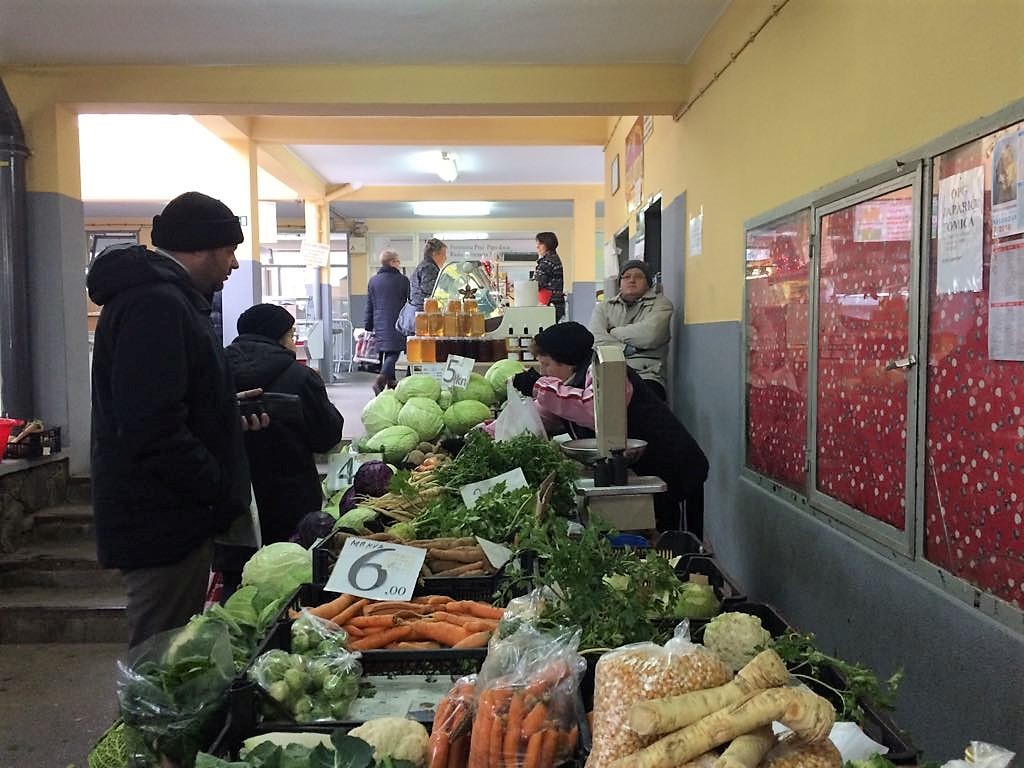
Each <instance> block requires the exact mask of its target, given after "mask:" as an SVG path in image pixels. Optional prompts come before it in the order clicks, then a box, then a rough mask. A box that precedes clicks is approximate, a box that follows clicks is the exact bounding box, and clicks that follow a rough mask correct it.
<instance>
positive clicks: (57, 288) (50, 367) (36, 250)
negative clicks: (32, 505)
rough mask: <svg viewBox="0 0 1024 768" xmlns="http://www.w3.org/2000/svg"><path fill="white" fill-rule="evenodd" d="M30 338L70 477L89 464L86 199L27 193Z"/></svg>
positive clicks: (40, 407)
mask: <svg viewBox="0 0 1024 768" xmlns="http://www.w3.org/2000/svg"><path fill="white" fill-rule="evenodd" d="M27 204H28V217H29V234H28V251H29V285H28V292H29V300H30V305H29V330H28V333H29V338H30V339H31V347H32V348H31V355H32V373H33V376H34V378H35V381H34V383H33V386H34V388H35V394H34V397H35V406H36V413H35V414H32V415H35V416H38V417H39V418H41V419H43V420H44V421H45V422H46V423H47V425H49V426H59V427H60V428H61V437H62V442H63V443H64V446H63V449H64V452H65V453H67V454H68V455H69V457H70V468H71V472H72V473H73V474H85V473H87V472H88V467H89V423H90V386H89V331H88V326H87V325H86V308H85V261H86V245H85V218H84V216H83V213H82V202H81V201H80V200H75V199H72V198H69V197H67V196H64V195H58V194H54V193H50V192H30V193H28V199H27Z"/></svg>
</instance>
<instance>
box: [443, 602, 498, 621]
mask: <svg viewBox="0 0 1024 768" xmlns="http://www.w3.org/2000/svg"><path fill="white" fill-rule="evenodd" d="M444 609H445V610H446V611H448V613H459V614H469V615H470V616H474V617H475V618H478V619H501V618H502V617H503V616H504V615H505V609H504V608H495V607H494V606H493V605H488V604H487V603H477V602H474V601H472V600H462V601H459V602H453V603H448V604H447V605H445V607H444Z"/></svg>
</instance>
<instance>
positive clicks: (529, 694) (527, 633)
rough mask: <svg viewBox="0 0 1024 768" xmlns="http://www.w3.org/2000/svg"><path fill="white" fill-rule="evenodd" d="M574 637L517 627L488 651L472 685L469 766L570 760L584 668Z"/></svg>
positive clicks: (541, 767)
mask: <svg viewBox="0 0 1024 768" xmlns="http://www.w3.org/2000/svg"><path fill="white" fill-rule="evenodd" d="M579 637H580V635H579V632H578V631H573V632H566V633H564V634H562V635H560V636H554V635H551V634H546V633H544V632H541V631H540V630H538V629H536V628H535V627H532V626H529V625H522V626H520V627H519V628H518V629H517V630H516V631H515V632H513V633H512V634H511V635H509V636H508V637H506V638H505V639H503V640H501V641H500V642H498V643H496V644H495V645H493V646H492V647H491V649H490V651H489V652H488V654H487V659H486V661H485V662H484V665H483V668H482V669H481V671H480V675H479V677H478V680H477V701H476V714H475V716H474V718H473V732H472V736H471V742H470V754H469V761H468V765H469V766H472V767H473V768H503V767H512V766H514V767H518V766H526V765H530V766H537V767H538V768H553V766H556V765H560V764H562V763H564V762H566V761H567V760H570V759H572V757H573V755H574V753H575V751H576V744H577V740H578V736H579V723H580V720H581V717H582V711H583V707H582V702H581V701H580V698H579V681H580V678H581V677H582V676H583V672H584V670H585V669H586V662H585V661H584V660H583V658H582V657H581V656H580V655H579V654H577V653H576V649H577V647H578V645H579ZM449 765H451V763H449ZM459 768H461V765H460V767H459Z"/></svg>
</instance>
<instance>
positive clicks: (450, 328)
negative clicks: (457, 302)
mask: <svg viewBox="0 0 1024 768" xmlns="http://www.w3.org/2000/svg"><path fill="white" fill-rule="evenodd" d="M443 335H444V336H458V335H460V334H459V315H458V314H457V313H456V314H453V313H451V312H449V313H447V314H445V315H444V334H443Z"/></svg>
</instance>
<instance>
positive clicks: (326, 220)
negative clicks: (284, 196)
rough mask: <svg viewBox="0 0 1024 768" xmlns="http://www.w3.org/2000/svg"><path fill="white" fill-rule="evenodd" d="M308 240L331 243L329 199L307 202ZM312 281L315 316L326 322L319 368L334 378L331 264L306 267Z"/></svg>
mask: <svg viewBox="0 0 1024 768" xmlns="http://www.w3.org/2000/svg"><path fill="white" fill-rule="evenodd" d="M306 239H307V240H309V241H311V242H315V243H324V244H326V245H327V246H328V247H329V246H330V243H331V212H330V208H329V206H328V204H327V201H326V200H316V201H309V200H307V201H306ZM307 272H308V273H309V276H310V278H311V280H310V282H311V283H312V284H313V301H314V302H315V304H316V317H318V318H319V319H320V322H321V323H322V324H323V334H324V356H323V357H322V358H321V359H320V363H319V366H318V369H319V371H320V375H321V376H322V377H323V379H324V381H327V382H330V381H331V374H332V368H333V361H334V332H333V329H334V318H333V312H332V310H333V306H332V303H331V282H330V268H329V267H309V269H308V270H307Z"/></svg>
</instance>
